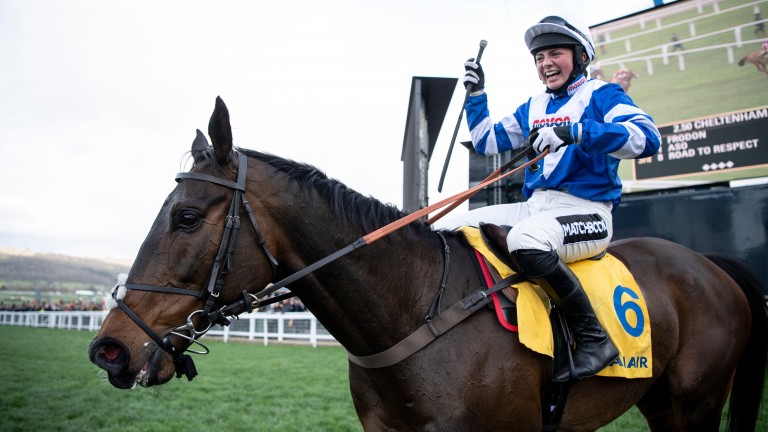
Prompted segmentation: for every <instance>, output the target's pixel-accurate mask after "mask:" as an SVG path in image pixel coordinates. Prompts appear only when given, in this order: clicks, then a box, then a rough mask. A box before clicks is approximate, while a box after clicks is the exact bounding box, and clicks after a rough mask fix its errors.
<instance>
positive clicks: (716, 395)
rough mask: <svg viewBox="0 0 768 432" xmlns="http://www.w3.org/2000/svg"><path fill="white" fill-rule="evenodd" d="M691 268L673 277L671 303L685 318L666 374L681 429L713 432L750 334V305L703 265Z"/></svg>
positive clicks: (722, 277) (730, 283) (730, 284)
mask: <svg viewBox="0 0 768 432" xmlns="http://www.w3.org/2000/svg"><path fill="white" fill-rule="evenodd" d="M691 264H692V265H691V268H690V269H688V273H683V274H681V275H679V276H678V278H679V285H678V286H679V290H678V294H677V295H679V296H681V297H679V298H678V299H677V301H676V302H677V305H678V306H677V307H678V308H679V309H680V312H679V315H680V316H681V317H685V318H684V319H683V320H681V322H680V337H679V341H680V346H679V348H678V355H677V357H676V359H675V360H674V361H673V362H672V363H671V364H670V367H668V368H667V370H666V373H665V375H666V377H667V379H668V381H669V391H670V396H671V401H672V407H673V409H674V410H675V417H676V418H677V420H678V422H679V424H680V430H683V431H708V430H711V431H717V430H718V429H719V424H720V415H721V413H722V410H723V406H724V405H725V401H726V399H727V397H728V393H729V391H730V384H731V379H732V376H733V373H734V371H735V370H736V366H737V364H738V362H739V358H740V355H741V352H742V351H743V349H744V346H745V344H746V340H747V336H748V335H749V331H750V330H749V319H748V316H749V315H748V311H749V306H748V305H747V304H746V301H745V299H744V296H743V294H742V293H741V292H740V289H739V288H738V286H736V285H735V284H734V282H733V281H732V280H730V279H727V278H726V276H725V275H724V273H722V272H720V271H719V270H718V269H713V268H711V267H712V265H710V263H709V262H708V261H707V262H703V263H695V264H694V263H691ZM694 299H695V300H694ZM742 311H746V312H743V313H742ZM702 332H705V333H704V336H703V337H702V335H703V333H702Z"/></svg>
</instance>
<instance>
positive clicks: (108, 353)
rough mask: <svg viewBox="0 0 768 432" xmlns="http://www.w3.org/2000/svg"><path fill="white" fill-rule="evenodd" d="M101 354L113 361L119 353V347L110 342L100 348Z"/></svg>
mask: <svg viewBox="0 0 768 432" xmlns="http://www.w3.org/2000/svg"><path fill="white" fill-rule="evenodd" d="M101 355H103V356H104V358H105V359H107V360H109V361H111V362H113V361H115V360H116V359H117V356H119V355H120V348H119V347H117V346H115V345H111V344H110V345H105V346H104V348H102V349H101Z"/></svg>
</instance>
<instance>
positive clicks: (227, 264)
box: [112, 152, 284, 381]
mask: <svg viewBox="0 0 768 432" xmlns="http://www.w3.org/2000/svg"><path fill="white" fill-rule="evenodd" d="M234 153H235V154H236V155H238V157H239V162H240V163H239V166H238V171H237V182H232V181H229V180H225V179H221V178H218V177H214V176H211V175H207V174H199V173H179V174H176V181H177V182H180V181H181V180H199V181H206V182H209V183H214V184H217V185H220V186H224V187H227V188H229V189H232V190H233V191H234V196H233V197H232V203H231V204H230V206H229V214H228V215H227V218H226V225H225V227H224V234H223V235H222V238H221V242H220V243H219V250H218V253H217V254H216V259H215V260H214V262H213V267H212V268H211V272H210V275H209V276H208V281H207V283H206V287H205V288H204V289H203V290H201V291H196V290H190V289H185V288H175V287H167V286H155V285H141V284H129V283H127V284H125V285H122V284H118V285H117V286H115V288H113V290H112V298H113V299H114V300H115V302H116V303H117V306H118V307H119V308H120V309H121V310H122V311H123V312H125V313H126V315H128V317H129V318H131V319H132V320H133V321H134V322H135V323H136V324H137V325H138V326H139V327H140V328H141V329H142V330H143V331H144V333H146V334H147V335H148V336H149V337H150V338H152V340H153V341H154V342H155V343H156V344H157V346H158V347H160V348H162V349H163V350H164V351H165V352H167V353H168V354H170V355H171V356H172V357H173V363H174V366H175V368H176V377H177V378H180V377H181V376H182V375H186V377H187V379H188V380H190V381H191V380H192V378H194V377H195V376H196V375H197V370H196V368H195V364H194V361H193V360H192V358H191V357H190V356H188V355H186V354H184V352H185V351H188V352H190V353H192V354H208V352H209V350H208V347H206V346H205V345H203V344H202V343H200V341H199V340H198V338H200V337H201V336H202V335H204V334H205V333H206V332H208V330H210V328H211V326H213V325H214V324H221V325H229V323H230V321H229V320H228V319H227V316H231V315H234V314H233V313H231V312H233V311H234V310H235V309H237V312H245V311H248V312H251V311H252V310H253V307H254V305H258V304H259V298H258V297H256V296H255V295H253V294H249V293H248V292H247V291H245V290H244V291H243V299H241V300H239V301H238V302H237V303H236V307H233V306H234V305H230V306H229V307H227V306H225V307H222V308H220V309H218V310H213V307H214V305H215V303H216V301H217V300H218V298H219V295H220V294H221V289H222V287H223V285H224V277H225V276H226V274H227V273H229V272H230V271H231V269H232V256H233V255H234V252H235V240H236V239H237V233H238V232H239V231H240V206H241V205H242V207H243V209H244V210H245V212H246V213H248V217H249V219H250V221H251V226H252V227H253V230H254V233H255V234H256V242H257V244H258V245H259V246H260V247H261V250H262V251H264V255H266V257H267V261H268V262H269V264H270V266H271V267H272V278H271V281H274V279H275V277H276V275H277V265H278V264H277V260H276V259H275V257H274V256H273V255H272V253H270V251H269V248H267V245H266V243H265V242H264V236H263V235H262V234H261V229H260V228H259V225H258V223H256V218H255V217H254V216H253V210H252V209H251V206H250V204H248V201H246V200H244V199H243V194H244V193H245V178H246V173H247V171H248V158H247V157H246V156H245V155H244V154H242V153H238V152H234ZM121 286H124V287H125V290H135V291H150V292H159V293H166V294H177V295H188V296H192V297H196V298H198V299H200V300H202V301H204V302H205V306H204V307H203V309H200V310H197V311H195V312H192V313H191V314H190V315H189V316H188V317H187V322H186V323H185V324H183V325H181V326H179V327H176V328H174V329H173V330H172V331H170V332H169V333H168V335H174V336H178V337H180V338H182V339H185V340H187V342H189V345H187V347H185V348H181V349H179V348H176V347H175V346H174V345H173V344H172V343H171V341H170V340H169V337H168V335H166V337H164V338H161V337H160V336H159V335H158V334H157V333H155V332H154V330H152V329H151V328H150V327H149V326H148V325H147V324H146V323H145V322H144V321H143V320H142V319H141V318H139V316H138V315H136V313H134V312H133V311H132V310H131V309H130V308H129V307H128V306H127V305H126V304H125V303H124V302H123V300H122V296H121V295H120V294H119V293H120V292H121V290H120V289H119V288H120V287H121ZM122 292H124V291H122ZM282 298H284V296H282V297H280V299H282ZM276 300H277V298H276ZM265 303H266V302H261V304H265ZM241 309H244V310H241ZM196 315H199V316H200V317H201V318H202V319H203V320H204V321H207V326H206V327H205V329H203V330H197V329H196V328H195V324H194V323H193V322H192V319H193V318H194V317H195V316H196ZM182 332H188V334H185V333H182ZM192 344H197V345H199V346H200V347H201V349H202V350H191V349H189V346H191V345H192Z"/></svg>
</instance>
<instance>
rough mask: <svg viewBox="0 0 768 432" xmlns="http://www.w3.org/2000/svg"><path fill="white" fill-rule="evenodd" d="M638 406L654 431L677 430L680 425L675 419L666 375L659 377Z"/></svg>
mask: <svg viewBox="0 0 768 432" xmlns="http://www.w3.org/2000/svg"><path fill="white" fill-rule="evenodd" d="M637 408H638V409H639V410H640V412H641V413H642V414H643V416H645V419H646V421H647V422H648V427H649V428H650V430H651V431H652V432H666V431H676V430H679V429H680V427H679V426H678V424H677V420H676V419H675V411H674V409H673V407H672V399H671V398H670V394H669V382H668V381H667V378H666V377H662V378H660V379H658V380H657V381H656V382H655V383H654V384H653V386H652V387H651V388H650V389H649V390H648V393H646V394H645V395H644V396H643V398H642V399H640V401H638V403H637Z"/></svg>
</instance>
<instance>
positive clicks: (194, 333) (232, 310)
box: [112, 147, 548, 381]
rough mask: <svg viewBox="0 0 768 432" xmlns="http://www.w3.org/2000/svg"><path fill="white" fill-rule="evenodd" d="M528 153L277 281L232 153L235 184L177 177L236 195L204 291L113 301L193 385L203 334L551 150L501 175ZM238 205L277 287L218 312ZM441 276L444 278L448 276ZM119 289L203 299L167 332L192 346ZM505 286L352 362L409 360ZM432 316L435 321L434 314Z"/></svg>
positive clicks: (244, 161) (172, 290)
mask: <svg viewBox="0 0 768 432" xmlns="http://www.w3.org/2000/svg"><path fill="white" fill-rule="evenodd" d="M529 150H530V147H529V148H528V149H526V150H525V151H521V152H520V153H519V154H518V155H517V156H516V157H515V158H513V160H512V161H510V162H508V163H507V164H505V165H504V166H503V167H501V168H499V169H498V170H496V171H495V172H494V173H492V174H491V175H490V176H488V178H486V179H485V180H483V181H482V182H481V183H480V184H477V185H475V186H473V187H472V188H470V189H469V190H466V191H464V192H462V193H460V194H457V195H454V196H452V197H450V198H446V199H444V200H442V201H440V202H438V203H435V204H432V205H430V206H427V207H425V208H423V209H421V210H418V211H416V212H414V213H411V214H410V215H407V216H405V217H403V218H401V219H399V220H397V221H394V222H392V223H390V224H388V225H386V226H384V227H382V228H379V229H378V230H376V231H374V232H372V233H369V234H367V235H365V236H363V237H361V238H359V239H357V240H356V241H354V242H353V243H351V244H349V245H347V246H346V247H344V248H342V249H339V250H337V251H336V252H334V253H332V254H330V255H328V256H326V257H325V258H322V259H320V260H319V261H316V262H314V263H312V264H310V265H308V266H306V267H304V268H303V269H301V270H299V271H297V272H295V273H293V274H291V275H290V276H288V277H286V278H284V279H282V280H280V281H277V282H274V279H275V277H276V276H277V269H278V263H277V260H276V259H275V258H274V256H273V255H272V253H271V252H270V251H269V248H268V247H267V245H266V243H265V242H264V236H263V235H262V234H261V229H260V228H259V225H258V223H257V222H256V218H255V217H254V215H253V210H252V209H251V206H250V205H249V204H248V201H246V200H244V199H243V194H244V193H245V180H246V172H247V169H248V158H247V157H246V156H245V155H244V154H242V153H239V152H237V151H234V152H233V153H234V154H235V155H237V156H238V158H239V166H238V172H237V182H232V181H230V180H225V179H221V178H219V177H215V176H211V175H207V174H199V173H178V174H176V181H177V182H180V181H181V180H199V181H206V182H209V183H214V184H217V185H221V186H224V187H227V188H229V189H232V190H233V191H234V196H233V198H232V203H231V204H230V207H229V214H228V215H227V219H226V225H225V228H224V234H223V236H222V239H221V243H220V244H219V250H218V253H217V254H216V259H215V261H214V263H213V267H212V269H211V273H210V275H209V277H208V282H207V283H206V288H205V289H203V290H201V291H195V290H190V289H186V288H176V287H167V286H155V285H140V284H124V285H122V284H118V285H116V286H115V287H114V288H113V290H112V298H113V299H114V300H115V301H116V302H117V305H118V307H119V308H120V309H121V310H122V311H123V312H125V313H126V315H128V317H129V318H131V319H132V320H133V321H134V322H135V323H136V324H137V325H138V326H139V327H140V328H141V329H142V330H143V331H144V332H145V333H146V334H147V335H148V336H149V337H150V338H152V340H153V341H154V342H155V343H156V344H157V346H158V347H160V348H161V349H163V350H164V351H166V352H167V353H169V354H170V355H171V356H172V357H173V361H174V366H175V368H176V376H177V377H178V378H180V377H181V376H182V375H185V376H186V377H187V379H188V380H190V381H191V380H192V378H194V377H195V376H196V375H197V370H196V368H195V365H194V361H193V360H192V358H191V357H190V356H188V355H186V354H184V352H186V351H188V352H190V353H192V354H208V352H209V349H208V347H206V346H205V345H203V344H202V343H201V342H200V341H199V340H198V339H199V338H200V337H201V336H203V335H204V334H205V333H206V332H208V330H210V329H211V327H212V326H213V325H214V324H221V325H224V326H226V325H229V324H230V320H229V319H228V318H227V317H232V316H235V317H236V316H238V315H240V314H241V313H244V312H252V311H253V309H255V308H259V307H262V306H265V305H268V304H271V303H276V302H278V301H281V300H283V299H285V298H288V297H293V296H294V294H293V293H287V294H283V295H278V296H273V297H271V298H268V297H270V296H271V295H272V294H274V293H275V292H276V291H278V290H279V289H281V288H284V287H287V286H288V285H289V284H291V283H293V282H295V281H297V280H299V279H301V278H303V277H304V276H306V275H308V274H310V273H312V272H314V271H315V270H317V269H319V268H320V267H323V266H325V265H326V264H328V263H331V262H333V261H335V260H337V259H338V258H340V257H342V256H345V255H346V254H348V253H350V252H352V251H354V250H357V249H360V248H363V247H365V246H368V245H370V244H372V243H373V242H375V241H377V240H379V239H381V238H383V237H385V236H387V235H389V234H391V233H393V232H394V231H397V230H398V229H400V228H402V227H404V226H406V225H408V224H410V223H412V222H414V221H416V220H417V219H419V218H422V217H425V216H426V215H428V214H429V213H430V212H432V211H435V210H437V209H440V208H443V207H445V206H447V205H449V204H450V206H449V208H448V209H447V211H449V210H450V209H452V208H454V207H455V206H456V205H458V203H460V202H463V201H464V200H467V199H469V197H471V196H473V195H474V194H476V193H477V192H479V191H480V190H481V189H482V188H484V187H486V186H488V185H490V184H491V183H494V182H497V181H499V180H502V179H504V178H506V177H509V176H510V175H512V174H514V173H515V172H517V171H519V170H521V169H525V168H526V167H527V166H532V165H533V164H535V163H536V162H537V161H539V160H541V159H542V158H543V157H544V156H546V155H547V153H548V151H546V150H545V151H544V152H542V153H540V154H539V155H538V156H536V157H534V158H533V159H531V160H529V161H528V162H527V163H526V164H524V165H522V166H520V167H518V168H515V169H513V170H511V171H509V172H507V173H505V174H502V173H503V172H504V171H505V170H507V169H508V168H510V167H512V165H513V164H514V163H515V162H516V161H517V160H518V159H520V158H522V157H524V156H525V155H526V154H528V153H529ZM240 205H242V207H243V208H244V209H245V212H246V213H248V217H249V220H250V221H251V226H252V227H253V230H254V233H255V235H256V241H257V243H258V245H259V246H260V247H261V249H262V251H263V252H264V254H265V255H266V257H267V261H268V262H269V263H270V265H271V267H272V278H271V279H270V282H274V283H273V284H272V285H271V286H267V287H266V288H264V289H262V290H261V291H259V292H257V293H255V294H250V293H248V291H247V290H243V292H242V294H243V295H242V297H241V298H240V299H239V300H237V301H235V302H234V303H232V304H229V305H226V306H222V307H221V308H219V309H215V310H214V309H213V306H214V305H215V303H216V300H217V299H218V297H219V295H220V294H221V290H222V287H223V285H224V277H225V275H226V274H227V273H228V272H229V271H230V270H231V267H232V266H231V259H232V255H233V254H234V252H235V240H236V239H237V233H238V232H239V231H240V213H239V211H240ZM443 214H444V213H440V214H439V215H438V216H436V217H434V218H432V219H430V220H429V221H428V223H432V222H433V221H434V220H436V219H437V218H439V217H441V216H442V215H443ZM446 266H447V259H446ZM446 268H447V267H446ZM443 277H444V278H445V274H444V276H443ZM503 282H504V283H507V282H510V281H503ZM509 285H510V283H507V285H505V286H509ZM121 287H124V288H125V290H135V291H150V292H160V293H167V294H179V295H189V296H193V297H197V298H199V299H200V300H202V301H204V302H205V306H204V307H203V309H200V310H197V311H194V312H192V313H191V314H190V315H189V316H188V317H187V322H186V323H185V324H183V325H181V326H178V327H176V328H174V329H173V330H171V331H170V332H169V333H168V335H173V336H178V337H180V338H182V339H185V340H187V342H188V343H189V344H188V345H187V346H186V347H184V348H181V349H179V348H176V347H175V346H174V345H173V344H172V343H171V342H170V340H169V337H168V335H166V337H165V338H161V337H160V336H159V335H158V334H157V333H155V332H154V330H152V329H151V328H150V327H149V326H148V325H147V324H146V323H144V321H143V320H142V319H141V318H139V316H138V315H136V314H135V313H134V312H133V311H132V310H131V309H130V308H129V307H128V306H127V305H126V304H125V303H124V302H123V301H122V297H120V296H119V295H118V293H119V292H120V291H121V290H120V289H119V288H121ZM503 287H504V286H502V283H498V284H496V285H495V286H494V287H492V288H490V289H488V290H478V291H476V292H474V293H472V294H470V295H469V296H468V297H466V298H464V299H462V300H461V301H459V302H458V303H457V304H455V305H454V306H452V307H451V308H450V309H449V310H448V312H451V311H454V310H455V311H458V312H453V313H450V314H443V315H441V316H438V317H437V318H436V319H434V320H431V321H432V322H429V321H430V320H428V322H427V324H425V325H424V326H422V328H420V329H419V330H417V331H416V332H414V333H413V334H411V335H410V336H409V337H407V338H406V339H405V340H403V341H402V342H401V343H400V344H398V345H396V346H395V347H392V348H391V349H389V350H386V351H384V352H382V353H379V354H375V355H372V356H368V357H357V356H354V355H352V354H351V353H349V358H350V360H351V361H353V362H354V363H357V364H359V365H361V366H363V367H382V365H385V364H387V365H389V364H394V363H397V362H399V361H400V360H402V358H405V357H407V356H409V355H410V354H412V353H413V352H415V351H416V350H419V349H421V347H423V346H425V345H426V344H428V343H430V342H431V341H432V340H434V339H435V338H437V337H438V336H439V335H440V334H442V333H444V331H446V330H447V329H450V328H451V327H453V326H455V325H456V324H458V323H459V322H461V321H462V320H463V319H464V318H466V317H467V316H469V315H471V314H472V313H474V312H475V311H476V310H478V309H479V308H480V307H482V306H483V305H484V304H486V303H487V302H489V301H490V297H489V296H490V294H491V293H493V292H496V291H498V290H500V289H502V288H503ZM195 315H200V316H201V318H202V319H203V320H204V322H207V326H206V327H205V329H203V330H197V328H196V327H195V325H194V323H193V322H192V319H193V318H194V317H195ZM428 318H431V316H430V317H428ZM438 321H440V324H439V327H440V328H441V329H442V331H437V330H435V329H437V326H436V325H437V322H438ZM424 329H429V330H424ZM180 332H189V335H187V334H184V333H180ZM426 333H430V334H431V335H432V336H431V337H430V336H429V335H427V336H426V337H425V336H424V335H425V334H426ZM192 344H196V345H199V346H200V347H201V348H202V349H203V350H204V351H197V350H190V349H189V347H190V346H191V345H192ZM403 346H405V347H406V348H404V349H401V348H403Z"/></svg>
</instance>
